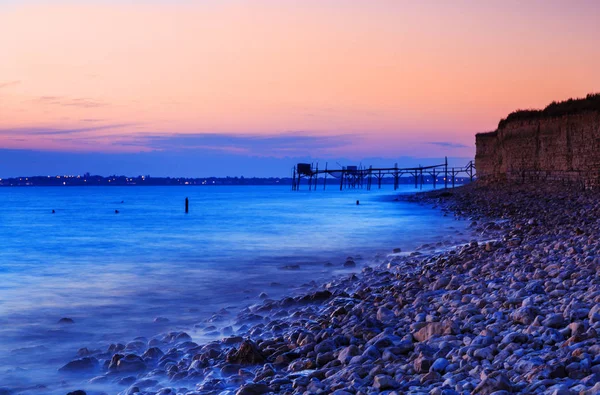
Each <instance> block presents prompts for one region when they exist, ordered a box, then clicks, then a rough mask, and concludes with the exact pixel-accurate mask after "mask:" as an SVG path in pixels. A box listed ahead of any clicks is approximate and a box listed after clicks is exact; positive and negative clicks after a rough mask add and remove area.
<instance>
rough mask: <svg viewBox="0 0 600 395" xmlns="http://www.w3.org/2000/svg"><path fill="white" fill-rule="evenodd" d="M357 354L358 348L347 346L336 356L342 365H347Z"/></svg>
mask: <svg viewBox="0 0 600 395" xmlns="http://www.w3.org/2000/svg"><path fill="white" fill-rule="evenodd" d="M358 354H359V350H358V347H356V346H348V347H345V348H343V349H342V350H341V351H340V353H339V354H338V360H339V361H340V362H341V363H343V364H348V362H350V360H351V359H352V357H354V356H356V355H358Z"/></svg>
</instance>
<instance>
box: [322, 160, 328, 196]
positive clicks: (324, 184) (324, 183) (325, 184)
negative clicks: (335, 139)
mask: <svg viewBox="0 0 600 395" xmlns="http://www.w3.org/2000/svg"><path fill="white" fill-rule="evenodd" d="M326 186H327V162H325V176H323V190H325V187H326Z"/></svg>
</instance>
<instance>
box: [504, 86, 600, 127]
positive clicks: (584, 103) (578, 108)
mask: <svg viewBox="0 0 600 395" xmlns="http://www.w3.org/2000/svg"><path fill="white" fill-rule="evenodd" d="M588 111H598V112H600V93H590V94H588V95H587V96H586V97H585V98H582V99H569V100H565V101H561V102H555V101H553V102H552V103H550V104H549V105H548V106H547V107H546V108H544V109H543V110H517V111H515V112H512V113H510V114H508V117H506V118H504V119H502V120H501V121H500V123H498V129H500V128H502V127H504V126H505V125H506V124H507V123H509V122H513V121H528V120H532V119H540V118H552V117H561V116H563V115H572V114H579V113H583V112H588Z"/></svg>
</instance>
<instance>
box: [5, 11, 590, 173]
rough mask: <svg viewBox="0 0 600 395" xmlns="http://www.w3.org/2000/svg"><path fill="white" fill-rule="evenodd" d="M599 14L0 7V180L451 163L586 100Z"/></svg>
mask: <svg viewBox="0 0 600 395" xmlns="http://www.w3.org/2000/svg"><path fill="white" fill-rule="evenodd" d="M598 20H600V2H598V1H595V0H590V1H583V0H580V1H569V2H567V1H562V0H560V1H559V0H545V1H542V0H539V1H538V0H531V1H527V2H523V1H513V0H502V1H493V0H490V1H477V0H472V1H466V0H457V1H452V2H448V1H442V0H440V1H428V0H424V1H418V2H415V1H401V0H378V1H362V0H303V1H292V0H246V1H241V0H238V1H234V0H231V1H229V0H202V1H200V0H198V1H184V0H179V1H167V0H149V1H141V0H138V1H133V0H129V1H127V0H124V1H117V0H105V1H102V0H78V1H75V0H52V1H50V0H46V1H41V0H38V1H35V0H19V1H17V0H0V177H8V176H21V175H34V174H46V173H49V172H53V173H52V174H54V173H57V174H81V173H84V172H87V171H89V172H91V173H95V174H104V175H108V174H114V173H116V174H128V175H137V174H149V173H152V174H153V175H157V176H158V175H163V176H164V175H171V176H210V175H215V176H225V175H236V176H239V175H245V176H267V175H275V176H280V175H288V173H289V169H290V168H291V166H293V164H294V163H296V162H299V161H312V162H316V161H319V162H321V163H323V162H326V161H327V162H329V163H336V162H338V163H341V164H343V165H348V164H356V163H363V164H367V165H368V164H374V163H386V164H389V165H392V164H393V163H396V162H399V163H400V164H401V165H402V164H405V163H406V164H410V165H413V164H414V163H419V164H423V165H427V164H433V162H436V163H437V161H439V160H440V158H443V157H444V156H448V157H450V158H452V160H455V161H456V162H457V163H458V162H464V161H468V160H469V159H471V158H473V156H474V152H475V145H474V134H475V133H478V132H483V131H489V130H494V129H495V128H496V125H497V123H498V121H499V120H500V119H501V118H503V117H505V116H506V115H507V114H508V113H509V112H511V111H514V110H516V109H522V108H540V107H543V106H545V105H546V104H548V103H550V102H551V101H553V100H563V99H567V98H569V97H581V96H585V95H586V94H587V93H590V92H599V91H600V73H598V70H600V51H598V50H597V48H598V42H599V40H600V24H599V23H598Z"/></svg>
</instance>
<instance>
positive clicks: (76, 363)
mask: <svg viewBox="0 0 600 395" xmlns="http://www.w3.org/2000/svg"><path fill="white" fill-rule="evenodd" d="M98 368H99V363H98V360H97V359H96V358H94V357H85V358H79V359H75V360H73V361H71V362H69V363H67V364H66V365H64V366H63V367H61V368H60V369H58V370H59V371H60V372H63V373H77V372H90V371H94V370H97V369H98Z"/></svg>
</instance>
